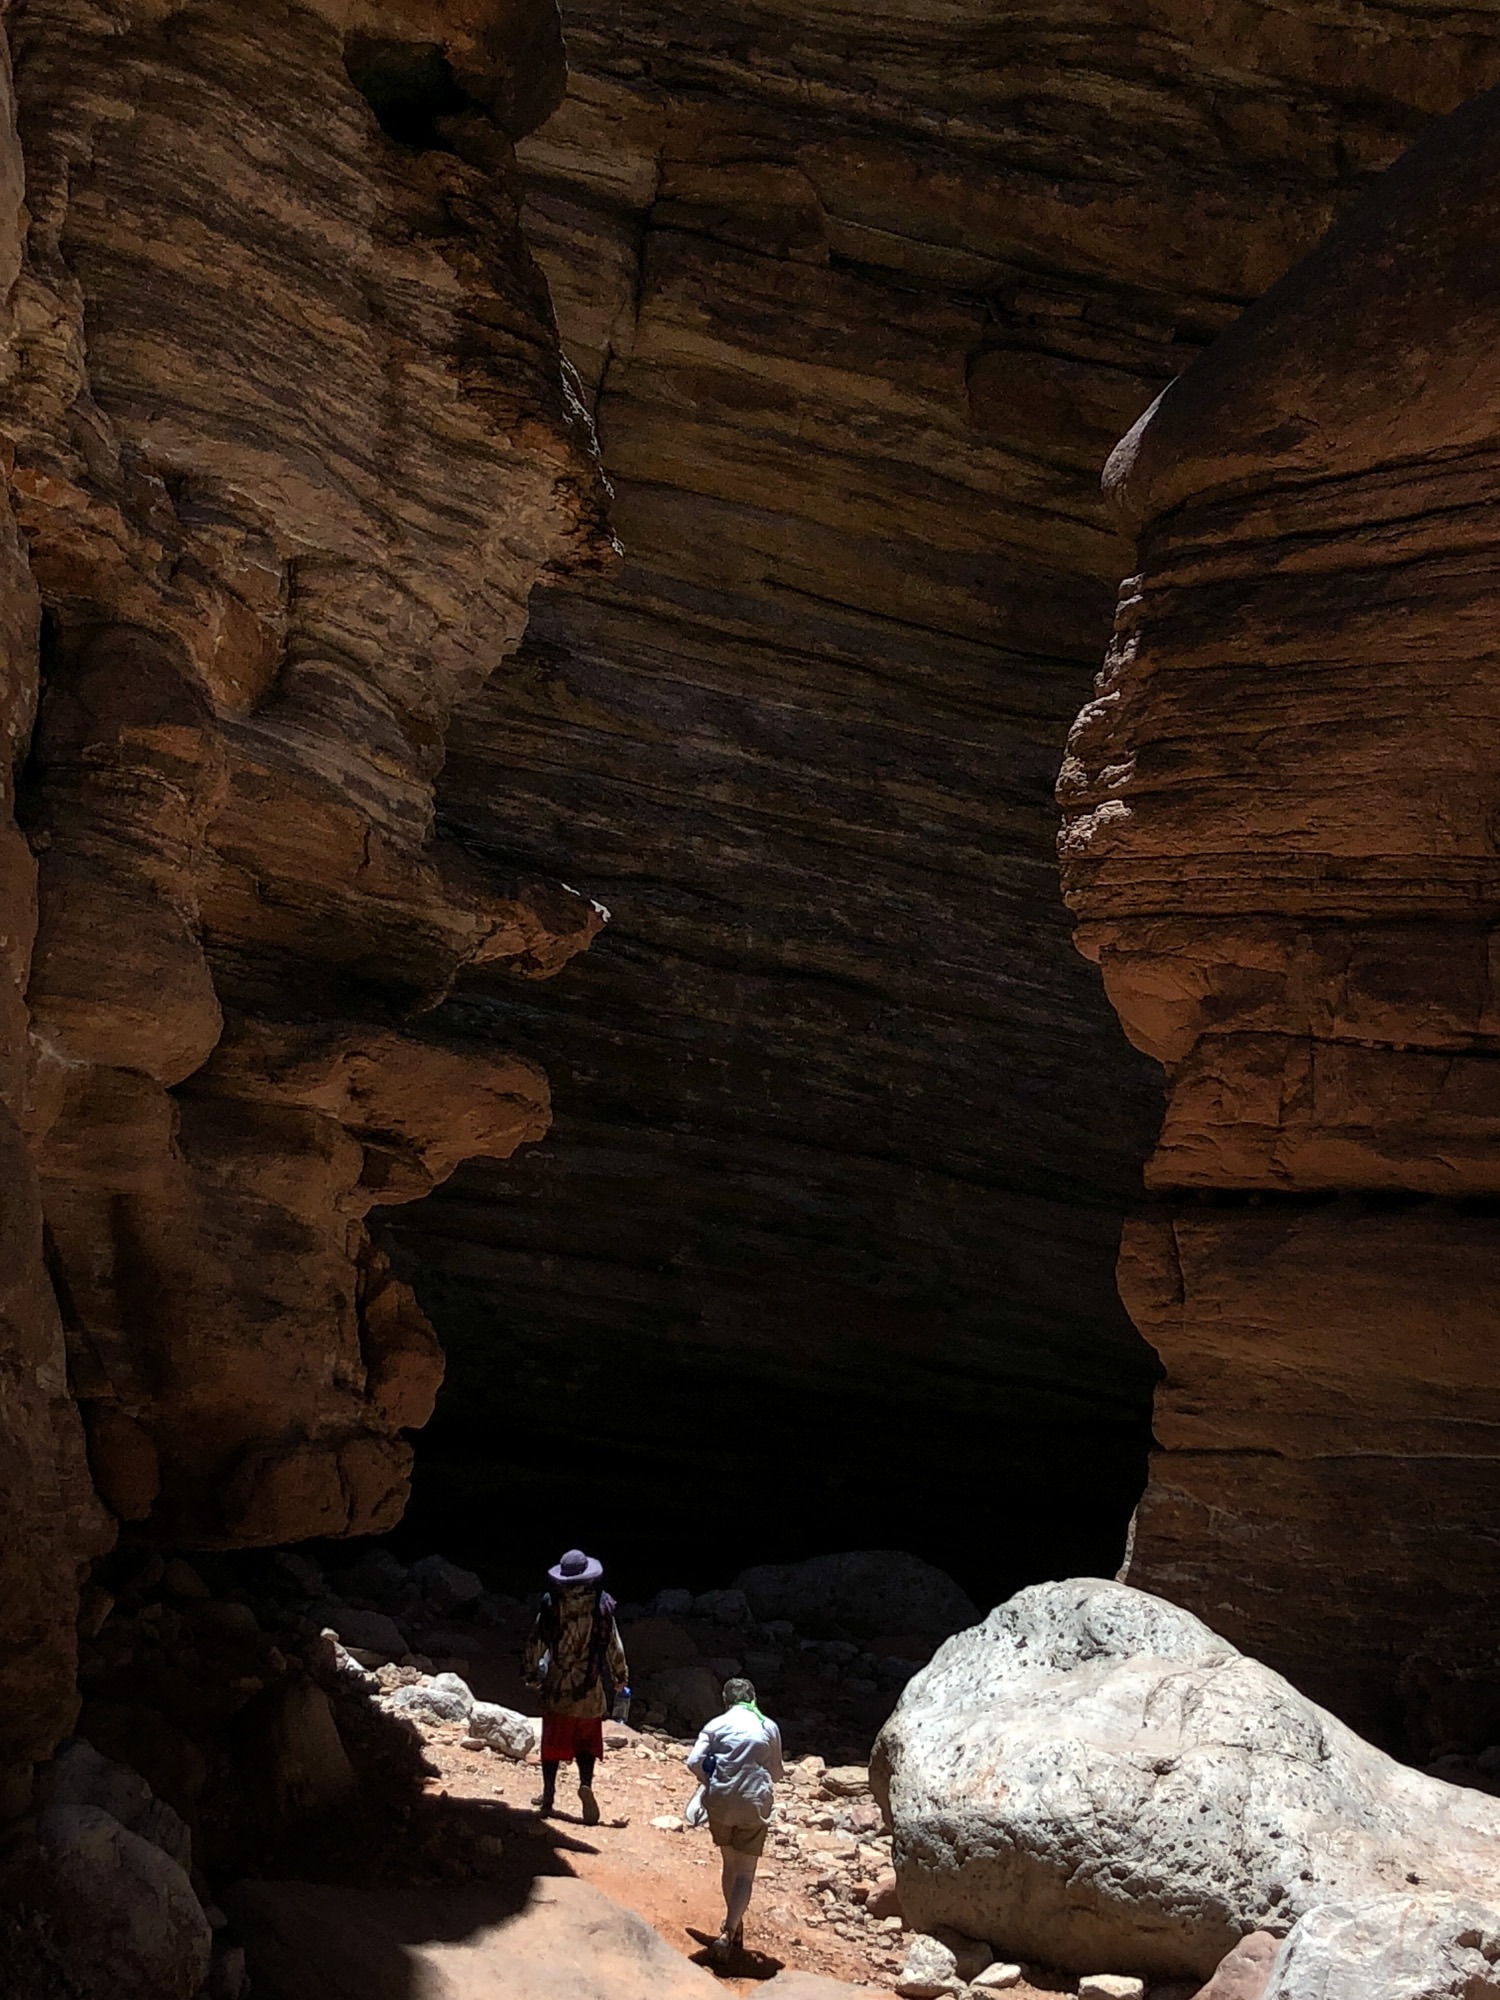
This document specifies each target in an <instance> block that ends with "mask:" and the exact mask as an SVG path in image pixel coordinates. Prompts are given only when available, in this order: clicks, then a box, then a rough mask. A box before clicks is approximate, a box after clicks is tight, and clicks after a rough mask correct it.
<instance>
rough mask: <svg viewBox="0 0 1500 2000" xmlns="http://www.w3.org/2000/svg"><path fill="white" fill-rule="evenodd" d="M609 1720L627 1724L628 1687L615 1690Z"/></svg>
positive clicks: (628, 1716)
mask: <svg viewBox="0 0 1500 2000" xmlns="http://www.w3.org/2000/svg"><path fill="white" fill-rule="evenodd" d="M610 1719H611V1720H612V1721H614V1722H629V1720H630V1689H629V1688H628V1687H622V1688H616V1689H615V1702H614V1707H613V1708H612V1709H611V1710H610Z"/></svg>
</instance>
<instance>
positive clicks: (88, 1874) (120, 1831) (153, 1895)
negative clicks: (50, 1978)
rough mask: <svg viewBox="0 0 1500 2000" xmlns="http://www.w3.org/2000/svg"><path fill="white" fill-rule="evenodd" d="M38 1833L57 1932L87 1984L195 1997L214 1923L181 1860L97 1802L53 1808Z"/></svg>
mask: <svg viewBox="0 0 1500 2000" xmlns="http://www.w3.org/2000/svg"><path fill="white" fill-rule="evenodd" d="M38 1833H39V1837H40V1840H41V1845H42V1851H43V1855H44V1857H45V1866H46V1870H47V1873H46V1878H45V1894H46V1896H47V1899H48V1903H49V1906H50V1910H51V1914H52V1918H53V1922H54V1924H55V1927H56V1932H57V1936H58V1940H59V1943H60V1944H61V1946H62V1949H63V1952H64V1954H65V1957H66V1959H67V1962H68V1967H69V1970H70V1972H71V1973H72V1975H73V1977H74V1979H75V1980H76V1981H77V1982H78V1984H79V1985H80V1986H81V1987H82V1989H83V1991H84V1992H85V1993H87V1994H98V1995H99V1996H100V2000H103V1996H105V1995H108V1996H109V2000H193V1996H194V1995H195V1994H196V1993H197V1991H198V1988H199V1987H200V1986H201V1985H202V1984H203V1981H204V1979H205V1978H206V1977H207V1974H208V1968H209V1960H210V1957H211V1955H212V1950H213V1931H212V1930H211V1928H210V1926H209V1922H208V1919H207V1917H205V1916H204V1914H203V1910H202V1908H201V1906H200V1904H199V1902H198V1898H197V1897H196V1896H195V1895H194V1894H193V1886H192V1883H191V1882H190V1881H189V1880H188V1878H187V1875H186V1873H185V1872H184V1870H183V1869H182V1868H181V1867H180V1866H179V1865H178V1863H177V1862H175V1861H174V1860H173V1859H172V1858H171V1856H170V1855H168V1854H165V1853H163V1851H162V1850H161V1848H159V1847H158V1846H156V1844H155V1843H154V1842H153V1841H150V1840H144V1839H142V1838H141V1836H140V1835H139V1834H136V1833H132V1832H131V1831H130V1829H129V1828H128V1827H126V1826H123V1825H122V1824H121V1823H120V1821H119V1820H117V1819H116V1818H115V1817H114V1815H113V1814H112V1813H107V1812H104V1811H102V1810H101V1809H100V1808H99V1807H98V1806H87V1805H53V1806H49V1807H48V1808H47V1810H46V1811H45V1812H44V1813H43V1814H42V1816H41V1819H40V1822H39V1825H38Z"/></svg>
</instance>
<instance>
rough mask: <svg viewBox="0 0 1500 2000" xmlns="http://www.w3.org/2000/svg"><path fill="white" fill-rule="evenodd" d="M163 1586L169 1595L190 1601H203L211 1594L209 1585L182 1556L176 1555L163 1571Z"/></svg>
mask: <svg viewBox="0 0 1500 2000" xmlns="http://www.w3.org/2000/svg"><path fill="white" fill-rule="evenodd" d="M161 1587H162V1589H163V1590H164V1591H166V1593H167V1595H168V1596H169V1597H180V1598H182V1599H184V1600H185V1601H186V1602H188V1603H201V1602H202V1601H203V1600H204V1599H205V1598H206V1597H207V1596H208V1595H209V1589H208V1585H207V1584H206V1583H205V1582H204V1581H203V1579H202V1577H201V1576H199V1574H198V1572H197V1570H195V1569H194V1568H193V1565H192V1564H191V1563H190V1562H184V1561H183V1559H182V1557H181V1556H174V1557H173V1558H172V1560H171V1562H169V1563H168V1564H167V1566H166V1568H165V1569H164V1570H163V1571H162V1577H161Z"/></svg>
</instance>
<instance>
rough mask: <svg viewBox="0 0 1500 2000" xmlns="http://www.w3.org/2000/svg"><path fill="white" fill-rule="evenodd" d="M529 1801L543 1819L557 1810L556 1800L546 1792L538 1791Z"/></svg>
mask: <svg viewBox="0 0 1500 2000" xmlns="http://www.w3.org/2000/svg"><path fill="white" fill-rule="evenodd" d="M531 1803H532V1805H533V1806H534V1807H535V1808H536V1810H537V1811H538V1812H539V1813H540V1814H541V1816H542V1818H543V1819H545V1818H546V1817H547V1815H548V1814H549V1813H554V1812H556V1811H557V1801H556V1800H555V1799H553V1798H551V1797H550V1796H549V1795H548V1794H547V1793H546V1792H538V1793H537V1795H536V1797H535V1798H534V1799H533V1800H532V1801H531Z"/></svg>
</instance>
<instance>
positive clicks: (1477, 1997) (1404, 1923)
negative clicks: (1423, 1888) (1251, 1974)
mask: <svg viewBox="0 0 1500 2000" xmlns="http://www.w3.org/2000/svg"><path fill="white" fill-rule="evenodd" d="M1496 1889H1497V1892H1500V1883H1497V1884H1496ZM1264 2000H1500V1914H1497V1911H1496V1909H1495V1907H1494V1899H1493V1898H1492V1899H1491V1902H1490V1904H1489V1905H1488V1906H1486V1905H1485V1904H1481V1903H1478V1902H1476V1901H1475V1900H1474V1899H1473V1898H1472V1897H1467V1896H1442V1895H1433V1896H1423V1895H1406V1896H1376V1897H1372V1898H1370V1899H1369V1900H1367V1901H1364V1902H1357V1903H1326V1904H1325V1905H1324V1906H1323V1907H1322V1908H1321V1909H1319V1910H1314V1911H1313V1912H1312V1913H1311V1915H1309V1916H1306V1917H1303V1919H1302V1920H1301V1922H1300V1923H1298V1924H1297V1926H1296V1927H1295V1929H1294V1930H1293V1931H1292V1933H1291V1935H1290V1937H1288V1939H1287V1940H1286V1942H1285V1944H1283V1946H1282V1947H1281V1950H1280V1952H1279V1953H1278V1954H1277V1957H1276V1962H1275V1964H1274V1966H1273V1967H1272V1969H1271V1978H1270V1983H1269V1984H1268V1985H1267V1987H1266V1990H1265V1996H1264Z"/></svg>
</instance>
